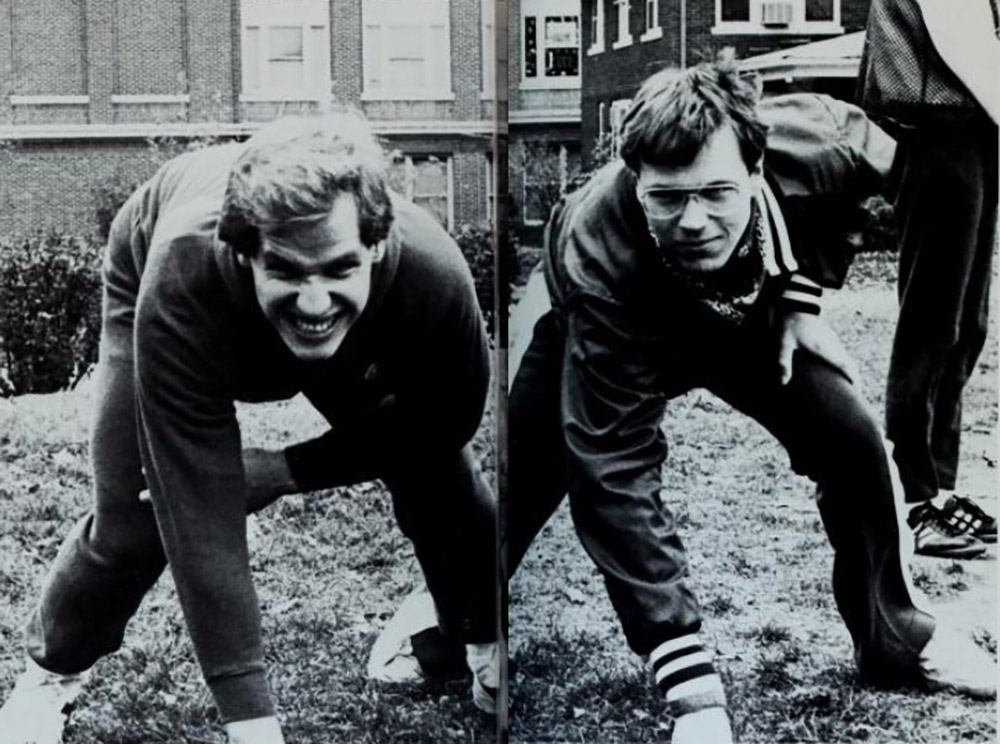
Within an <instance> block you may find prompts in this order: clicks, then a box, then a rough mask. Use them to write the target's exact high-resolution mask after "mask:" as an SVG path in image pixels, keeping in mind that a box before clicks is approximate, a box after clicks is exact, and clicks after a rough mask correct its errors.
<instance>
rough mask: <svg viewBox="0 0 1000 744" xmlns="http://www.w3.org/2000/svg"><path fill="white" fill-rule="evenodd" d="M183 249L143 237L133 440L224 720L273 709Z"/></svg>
mask: <svg viewBox="0 0 1000 744" xmlns="http://www.w3.org/2000/svg"><path fill="white" fill-rule="evenodd" d="M183 254H184V250H183V247H179V246H174V245H171V246H168V247H167V250H159V251H158V250H157V249H156V246H154V248H153V250H152V251H151V254H150V259H149V263H148V264H147V267H146V272H145V275H144V284H143V289H142V290H141V291H140V295H139V306H138V310H137V317H136V370H137V372H136V374H137V380H136V392H137V403H138V410H139V418H140V437H139V439H140V444H141V448H142V456H143V464H144V467H145V470H146V478H147V482H148V484H149V489H150V495H151V498H152V502H153V507H154V510H155V513H156V518H157V524H158V526H159V530H160V535H161V538H162V540H163V544H164V549H165V551H166V554H167V558H168V560H169V562H170V566H171V571H172V573H173V576H174V580H175V583H176V585H177V592H178V595H179V597H180V601H181V606H182V608H183V610H184V615H185V619H186V621H187V625H188V630H189V632H190V634H191V638H192V641H193V643H194V647H195V651H196V653H197V656H198V659H199V662H200V664H201V667H202V672H203V674H204V676H205V679H206V681H207V683H208V685H209V687H210V688H211V691H212V693H213V696H214V698H215V701H216V705H217V706H218V708H219V711H220V713H221V715H222V718H223V720H224V721H225V722H227V723H229V722H233V721H242V720H250V719H256V718H263V717H268V716H271V715H273V713H274V707H273V704H272V702H271V697H270V692H269V690H268V685H267V680H266V677H265V668H264V661H263V650H262V643H261V627H260V616H259V607H258V604H257V598H256V595H255V593H254V589H253V585H252V581H251V575H250V564H249V556H248V551H247V543H246V517H245V511H246V504H245V487H244V476H243V468H242V464H241V449H240V434H239V428H238V424H237V421H236V417H235V411H234V408H233V403H232V400H231V398H227V395H226V390H225V386H224V384H223V382H222V380H224V365H225V364H226V358H227V357H230V356H231V355H228V354H227V353H226V349H225V343H219V342H218V340H217V339H218V338H219V334H218V333H215V334H214V335H213V331H212V329H213V327H214V324H215V323H217V322H219V320H218V316H217V315H216V314H214V313H211V312H206V310H205V308H204V307H203V305H202V303H201V302H200V301H199V299H198V298H196V297H195V296H193V293H192V292H191V290H190V288H189V287H187V286H185V284H184V277H185V275H186V274H185V271H184V270H180V269H184V268H185V267H182V266H180V264H181V263H184V262H185V257H184V255H183ZM196 259H197V257H196V256H195V255H192V256H191V260H196ZM171 262H177V263H176V264H172V263H171ZM190 268H191V267H190V266H188V267H186V269H187V270H190ZM223 338H224V336H223Z"/></svg>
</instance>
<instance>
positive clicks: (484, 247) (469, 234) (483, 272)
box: [452, 225, 495, 333]
mask: <svg viewBox="0 0 1000 744" xmlns="http://www.w3.org/2000/svg"><path fill="white" fill-rule="evenodd" d="M452 237H453V238H454V239H455V242H456V243H458V247H459V248H460V249H461V250H462V254H463V255H464V256H465V260H466V261H468V262H469V268H470V269H472V279H473V281H474V282H475V285H476V297H477V298H478V299H479V307H480V308H481V309H482V311H483V317H484V318H485V319H486V327H487V328H488V329H489V331H490V333H493V317H494V313H493V297H494V295H493V285H494V282H493V277H494V274H495V267H494V264H493V230H492V229H491V228H490V227H489V226H482V225H480V226H472V225H462V226H461V227H460V228H459V229H458V232H456V233H455V234H454V235H453V236H452Z"/></svg>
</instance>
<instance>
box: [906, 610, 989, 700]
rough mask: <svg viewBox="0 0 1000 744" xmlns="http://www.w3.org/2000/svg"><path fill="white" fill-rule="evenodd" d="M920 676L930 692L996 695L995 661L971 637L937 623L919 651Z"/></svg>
mask: <svg viewBox="0 0 1000 744" xmlns="http://www.w3.org/2000/svg"><path fill="white" fill-rule="evenodd" d="M920 674H921V676H922V679H921V680H920V681H921V682H922V684H923V686H924V687H925V688H926V689H927V690H928V691H930V692H954V693H958V694H960V695H967V696H968V697H972V698H976V699H978V700H992V699H994V698H995V697H996V695H997V663H996V661H994V659H993V657H992V656H990V655H989V654H988V653H986V652H985V651H984V650H983V649H981V648H979V646H977V645H976V644H975V643H973V642H972V639H970V638H968V637H967V636H964V635H961V634H960V633H958V632H956V631H954V630H951V629H948V628H944V627H942V625H941V624H939V625H938V627H937V628H935V630H934V635H932V636H931V639H930V640H929V641H928V642H927V645H926V646H924V650H923V651H921V652H920Z"/></svg>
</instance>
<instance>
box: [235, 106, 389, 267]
mask: <svg viewBox="0 0 1000 744" xmlns="http://www.w3.org/2000/svg"><path fill="white" fill-rule="evenodd" d="M343 194H350V195H351V196H353V197H354V201H355V203H356V205H357V208H358V227H359V231H360V236H361V242H362V243H364V244H365V245H366V246H369V247H370V246H373V245H376V244H377V243H379V242H381V241H382V240H384V239H385V237H386V236H387V235H388V234H389V228H390V226H391V224H392V217H393V215H392V202H391V201H390V197H389V192H388V188H387V186H386V160H385V154H384V153H383V151H382V148H381V147H380V146H379V144H378V141H377V140H376V139H375V136H374V134H373V133H372V131H371V128H370V127H369V125H368V123H367V122H366V121H365V119H364V117H363V116H362V115H361V114H360V113H359V112H357V111H356V110H354V109H351V108H347V107H344V108H342V109H338V110H337V111H335V112H332V113H329V114H326V115H323V116H314V117H290V118H284V119H278V120H276V121H273V122H271V123H269V124H268V125H266V126H265V127H263V128H262V129H260V130H259V131H258V132H256V133H255V134H254V135H253V136H252V137H251V138H250V139H249V140H248V141H247V148H246V150H245V151H244V152H243V153H242V154H241V155H240V157H239V158H238V159H237V160H236V163H235V164H234V165H233V169H232V171H231V172H230V174H229V184H228V186H227V188H226V196H225V200H224V202H223V206H222V214H221V215H220V217H219V226H218V237H219V239H220V240H222V241H225V242H226V243H229V244H230V245H231V246H233V249H234V250H236V251H237V253H240V254H243V255H250V256H252V255H256V253H257V251H259V250H260V247H261V236H262V234H263V235H266V234H269V233H278V232H281V231H282V230H284V229H287V228H288V227H289V225H290V224H292V223H295V222H309V221H314V220H320V219H323V218H324V217H326V215H328V214H329V213H330V210H331V209H332V208H333V204H334V202H335V201H336V200H337V198H338V197H340V196H341V195H343Z"/></svg>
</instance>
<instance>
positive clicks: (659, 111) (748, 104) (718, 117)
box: [620, 60, 767, 172]
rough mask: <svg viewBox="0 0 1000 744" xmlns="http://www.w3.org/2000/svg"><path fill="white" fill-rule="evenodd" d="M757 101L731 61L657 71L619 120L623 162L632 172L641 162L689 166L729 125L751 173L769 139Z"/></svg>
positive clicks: (749, 81) (754, 91) (754, 90)
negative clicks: (620, 122)
mask: <svg viewBox="0 0 1000 744" xmlns="http://www.w3.org/2000/svg"><path fill="white" fill-rule="evenodd" d="M758 98H759V93H758V90H757V85H756V83H755V82H754V81H753V80H752V79H748V78H746V77H743V76H741V75H740V74H739V73H738V71H737V69H736V64H735V61H734V60H723V61H719V62H712V63H703V64H700V65H697V66H695V67H691V68H688V69H686V70H678V69H673V68H668V69H664V70H661V71H660V72H657V73H656V74H654V75H652V76H650V77H649V78H647V79H646V81H645V82H644V83H643V84H642V87H641V88H639V92H638V93H637V94H636V96H635V98H634V99H633V101H632V105H631V106H630V107H629V110H628V112H627V113H626V114H625V117H624V119H622V125H621V143H622V144H621V150H620V154H621V156H622V159H623V160H624V161H625V164H626V165H628V167H629V168H631V169H632V170H633V171H636V172H638V171H639V168H640V167H641V164H642V163H649V164H650V165H658V166H666V167H677V166H685V165H689V164H690V163H691V162H693V161H694V159H695V158H696V157H697V156H698V153H699V152H701V149H702V148H703V147H704V146H705V143H706V142H707V141H708V139H709V138H710V137H711V136H712V135H713V134H714V133H715V132H716V131H717V130H718V129H719V128H720V127H722V126H723V125H726V124H728V125H729V126H731V127H732V128H733V132H734V133H735V134H736V140H737V142H739V146H740V154H741V155H742V156H743V162H744V163H745V164H746V166H747V170H751V171H752V170H754V169H755V168H756V167H757V165H758V164H759V163H760V159H761V156H762V155H763V152H764V145H765V143H766V140H767V125H766V124H764V123H763V122H761V121H760V119H759V118H758V116H757V110H756V106H757V101H758Z"/></svg>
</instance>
